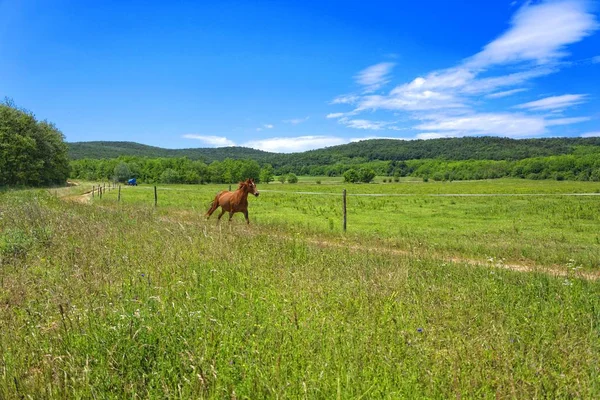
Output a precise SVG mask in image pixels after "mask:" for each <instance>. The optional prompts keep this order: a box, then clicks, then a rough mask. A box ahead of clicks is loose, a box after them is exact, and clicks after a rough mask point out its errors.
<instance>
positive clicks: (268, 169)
mask: <svg viewBox="0 0 600 400" xmlns="http://www.w3.org/2000/svg"><path fill="white" fill-rule="evenodd" d="M273 179H274V175H273V166H272V165H271V164H266V165H265V166H264V167H262V169H261V170H260V182H263V183H267V184H268V183H269V182H273Z"/></svg>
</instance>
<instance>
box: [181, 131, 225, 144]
mask: <svg viewBox="0 0 600 400" xmlns="http://www.w3.org/2000/svg"><path fill="white" fill-rule="evenodd" d="M182 137H183V138H185V139H195V140H200V141H201V142H203V143H205V144H207V145H209V146H215V147H224V146H235V142H233V141H232V140H229V139H227V138H226V137H224V136H210V135H196V134H187V135H183V136H182Z"/></svg>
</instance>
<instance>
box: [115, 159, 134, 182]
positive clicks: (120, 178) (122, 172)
mask: <svg viewBox="0 0 600 400" xmlns="http://www.w3.org/2000/svg"><path fill="white" fill-rule="evenodd" d="M114 178H115V181H117V182H126V181H127V180H128V179H130V178H131V170H130V169H129V165H127V163H124V162H122V161H121V162H120V163H119V164H118V165H117V166H116V167H115V175H114Z"/></svg>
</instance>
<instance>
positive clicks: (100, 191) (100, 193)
mask: <svg viewBox="0 0 600 400" xmlns="http://www.w3.org/2000/svg"><path fill="white" fill-rule="evenodd" d="M98 196H99V197H100V198H102V186H98Z"/></svg>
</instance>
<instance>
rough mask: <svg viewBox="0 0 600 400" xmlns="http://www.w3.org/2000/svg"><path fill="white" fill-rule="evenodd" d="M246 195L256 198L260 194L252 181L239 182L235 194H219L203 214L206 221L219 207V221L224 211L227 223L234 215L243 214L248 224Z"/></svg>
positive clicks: (227, 192)
mask: <svg viewBox="0 0 600 400" xmlns="http://www.w3.org/2000/svg"><path fill="white" fill-rule="evenodd" d="M248 193H252V194H253V195H254V196H256V197H258V195H259V194H260V193H259V192H258V190H257V189H256V185H255V184H254V179H248V180H246V181H245V182H240V186H239V187H238V189H237V190H236V191H235V192H230V191H228V190H223V191H222V192H219V193H218V194H217V196H216V197H215V199H214V200H213V203H212V206H210V208H209V209H208V211H207V212H206V214H205V215H206V217H207V219H208V218H210V216H211V215H212V213H214V212H215V210H216V209H217V208H219V206H220V207H221V214H219V219H221V217H222V216H223V214H225V211H228V212H229V221H231V218H232V217H233V214H234V213H236V212H243V213H244V217H246V222H247V223H250V220H249V219H248ZM217 222H218V221H217Z"/></svg>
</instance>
